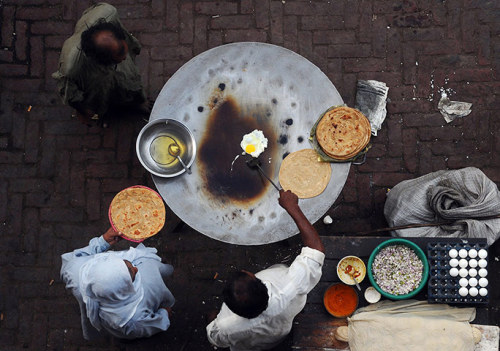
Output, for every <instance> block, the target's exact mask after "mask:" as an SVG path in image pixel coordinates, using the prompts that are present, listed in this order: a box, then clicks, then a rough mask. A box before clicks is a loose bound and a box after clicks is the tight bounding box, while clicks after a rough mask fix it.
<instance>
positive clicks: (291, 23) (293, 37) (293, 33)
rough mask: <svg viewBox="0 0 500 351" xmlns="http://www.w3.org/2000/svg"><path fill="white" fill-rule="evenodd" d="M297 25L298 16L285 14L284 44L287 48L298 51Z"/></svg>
mask: <svg viewBox="0 0 500 351" xmlns="http://www.w3.org/2000/svg"><path fill="white" fill-rule="evenodd" d="M297 25H298V19H297V17H296V16H285V17H284V20H283V44H284V46H285V47H286V48H287V49H290V50H292V51H297V33H298V30H297Z"/></svg>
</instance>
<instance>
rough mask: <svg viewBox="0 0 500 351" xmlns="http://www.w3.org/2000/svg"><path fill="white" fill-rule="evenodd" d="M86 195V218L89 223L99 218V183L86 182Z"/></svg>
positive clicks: (92, 180)
mask: <svg viewBox="0 0 500 351" xmlns="http://www.w3.org/2000/svg"><path fill="white" fill-rule="evenodd" d="M85 193H86V194H87V218H88V219H89V220H91V221H96V220H98V219H99V218H101V213H102V211H101V206H99V205H100V203H101V201H100V199H101V192H100V182H99V181H98V180H95V179H89V180H88V181H87V186H86V191H85Z"/></svg>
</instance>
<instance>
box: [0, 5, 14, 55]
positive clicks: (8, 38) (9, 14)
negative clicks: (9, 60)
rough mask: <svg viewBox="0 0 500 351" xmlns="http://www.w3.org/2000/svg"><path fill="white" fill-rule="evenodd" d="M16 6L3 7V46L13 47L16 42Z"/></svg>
mask: <svg viewBox="0 0 500 351" xmlns="http://www.w3.org/2000/svg"><path fill="white" fill-rule="evenodd" d="M15 11H16V8H15V7H14V6H4V7H3V8H2V12H1V15H2V47H11V46H12V43H13V42H14V35H13V34H12V33H15V32H14V30H15V29H14V18H15V16H14V14H15Z"/></svg>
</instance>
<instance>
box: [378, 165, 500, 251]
mask: <svg viewBox="0 0 500 351" xmlns="http://www.w3.org/2000/svg"><path fill="white" fill-rule="evenodd" d="M384 215H385V218H386V220H387V223H388V224H389V226H391V227H395V226H401V225H407V224H414V223H433V222H440V221H451V222H452V223H451V224H447V225H442V226H439V227H422V228H409V229H404V230H395V231H393V232H391V234H392V235H393V236H400V237H455V238H464V239H466V238H486V239H487V240H488V245H491V244H493V243H494V242H495V240H497V239H498V238H499V237H500V218H489V219H488V218H487V217H490V216H495V215H500V191H499V190H498V187H497V186H496V184H495V183H494V182H492V181H491V180H490V179H489V178H488V177H486V175H485V174H484V173H483V172H481V170H479V169H478V168H475V167H467V168H462V169H457V170H452V171H437V172H433V173H429V174H426V175H424V176H422V177H419V178H416V179H410V180H405V181H402V182H401V183H398V184H397V185H396V186H395V187H394V188H392V189H391V191H390V192H389V193H388V194H387V200H386V202H385V205H384Z"/></svg>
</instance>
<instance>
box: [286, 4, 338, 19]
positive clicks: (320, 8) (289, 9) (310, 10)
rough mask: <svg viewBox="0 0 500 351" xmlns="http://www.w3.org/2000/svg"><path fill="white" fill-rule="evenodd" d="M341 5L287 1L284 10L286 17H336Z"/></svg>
mask: <svg viewBox="0 0 500 351" xmlns="http://www.w3.org/2000/svg"><path fill="white" fill-rule="evenodd" d="M339 5H340V6H342V5H341V4H338V5H337V4H335V1H333V2H331V3H318V2H309V3H307V2H303V1H293V2H292V1H287V2H286V3H285V4H284V6H283V8H284V10H285V15H298V16H314V15H317V14H319V13H320V14H323V15H336V14H337V13H336V11H338V7H336V6H339Z"/></svg>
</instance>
